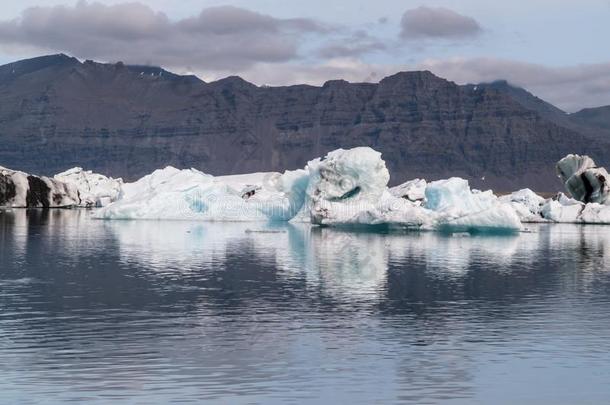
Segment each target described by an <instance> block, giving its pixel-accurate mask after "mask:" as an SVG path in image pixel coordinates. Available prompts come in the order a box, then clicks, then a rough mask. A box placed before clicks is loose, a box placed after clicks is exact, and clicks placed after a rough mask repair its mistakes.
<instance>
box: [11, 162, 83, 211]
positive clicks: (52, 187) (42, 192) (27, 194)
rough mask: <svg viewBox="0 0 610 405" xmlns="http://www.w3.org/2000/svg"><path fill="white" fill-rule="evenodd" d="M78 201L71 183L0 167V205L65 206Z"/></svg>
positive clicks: (30, 206) (73, 204)
mask: <svg viewBox="0 0 610 405" xmlns="http://www.w3.org/2000/svg"><path fill="white" fill-rule="evenodd" d="M79 202H80V199H79V197H78V190H77V189H76V187H74V186H73V185H71V184H66V183H64V182H61V181H58V180H55V179H50V178H48V177H44V176H40V177H39V176H34V175H30V174H27V173H24V172H20V171H16V170H10V169H7V168H4V167H0V207H9V208H66V207H73V206H77V205H78V204H79Z"/></svg>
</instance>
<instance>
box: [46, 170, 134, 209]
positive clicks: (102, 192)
mask: <svg viewBox="0 0 610 405" xmlns="http://www.w3.org/2000/svg"><path fill="white" fill-rule="evenodd" d="M53 178H54V179H55V180H58V181H61V182H63V183H66V184H71V185H73V186H74V187H76V189H77V190H78V194H79V198H80V202H79V206H81V207H87V208H90V207H103V206H106V205H108V204H110V203H112V202H114V201H116V200H118V199H119V196H120V194H121V189H122V186H123V180H122V179H120V178H119V179H113V178H111V177H106V176H104V175H101V174H97V173H93V172H92V171H90V170H83V169H82V168H81V167H75V168H72V169H69V170H66V171H65V172H62V173H59V174H56V175H55V176H53Z"/></svg>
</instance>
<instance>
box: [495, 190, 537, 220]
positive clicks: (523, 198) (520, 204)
mask: <svg viewBox="0 0 610 405" xmlns="http://www.w3.org/2000/svg"><path fill="white" fill-rule="evenodd" d="M499 200H500V201H501V202H503V203H506V204H510V206H511V207H513V209H514V210H515V211H516V212H517V215H519V218H520V219H521V221H522V222H541V221H544V218H542V214H541V212H540V210H541V208H542V205H543V204H544V203H545V201H546V200H545V199H544V198H543V197H541V196H539V195H538V194H536V193H534V192H533V191H532V190H530V189H529V188H525V189H523V190H519V191H515V192H514V193H512V194H509V195H504V196H501V197H499Z"/></svg>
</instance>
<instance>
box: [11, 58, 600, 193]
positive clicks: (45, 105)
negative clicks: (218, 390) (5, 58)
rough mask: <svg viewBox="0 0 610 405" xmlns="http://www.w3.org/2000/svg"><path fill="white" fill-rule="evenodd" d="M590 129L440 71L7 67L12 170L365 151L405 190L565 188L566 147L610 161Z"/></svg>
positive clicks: (268, 159)
mask: <svg viewBox="0 0 610 405" xmlns="http://www.w3.org/2000/svg"><path fill="white" fill-rule="evenodd" d="M530 96H531V97H530ZM584 121H586V120H584V119H581V120H579V121H578V122H576V121H573V120H572V118H571V115H568V114H565V113H563V112H562V111H561V110H559V109H556V108H555V107H553V106H551V105H550V104H548V103H545V102H544V101H542V100H540V99H537V98H535V97H534V96H532V95H531V94H530V93H528V92H526V91H525V90H523V89H518V88H515V87H513V86H510V85H508V84H507V83H502V82H496V83H495V84H483V85H476V86H474V85H465V86H459V85H456V84H455V83H453V82H450V81H447V80H444V79H442V78H439V77H437V76H435V75H433V74H432V73H430V72H428V71H419V72H402V73H398V74H395V75H393V76H389V77H386V78H384V79H383V80H381V81H380V82H379V83H348V82H346V81H343V80H333V81H329V82H327V83H325V84H324V85H323V86H321V87H316V86H309V85H295V86H285V87H258V86H256V85H254V84H251V83H248V82H247V81H245V80H243V79H241V78H239V77H235V76H233V77H228V78H225V79H222V80H218V81H215V82H211V83H205V82H203V81H201V80H200V79H198V78H196V77H195V76H180V75H176V74H173V73H171V72H168V71H166V70H163V69H161V68H158V67H150V66H128V65H124V64H123V63H120V62H119V63H116V64H103V63H96V62H93V61H85V62H82V63H81V62H80V61H78V60H77V59H75V58H71V57H69V56H66V55H51V56H44V57H40V58H34V59H29V60H24V61H19V62H15V63H11V64H8V65H4V66H1V67H0V140H1V142H0V165H3V166H6V167H10V168H13V169H19V170H24V171H28V172H32V173H38V174H46V175H49V174H53V173H56V172H59V171H62V170H65V169H67V168H70V167H73V166H83V167H85V168H87V169H91V170H94V171H97V172H100V173H104V174H108V175H112V176H121V177H124V178H126V179H127V180H133V179H136V178H138V177H140V176H142V175H145V174H147V173H149V172H151V171H152V170H154V169H156V168H159V167H163V166H165V165H174V166H177V167H195V168H198V169H200V170H203V171H205V172H208V173H211V174H232V173H243V172H251V171H268V170H284V169H294V168H300V167H303V166H304V165H305V164H306V162H307V161H308V160H310V159H312V158H315V157H318V156H322V155H324V154H325V153H327V152H328V151H330V150H332V149H336V148H338V147H344V148H347V147H354V146H361V145H366V146H371V147H373V148H375V149H377V150H379V151H380V152H382V153H383V158H384V159H385V160H386V162H387V164H388V168H389V170H390V173H391V175H392V183H393V184H395V183H399V182H402V181H405V180H407V179H410V178H414V177H424V178H427V179H437V178H443V177H448V176H462V177H466V178H468V179H470V180H471V182H472V183H473V185H474V186H476V187H482V188H486V187H491V188H495V189H499V190H509V189H514V188H518V187H531V188H535V189H538V190H540V191H553V190H557V189H560V188H561V185H560V183H559V181H558V180H557V179H556V175H555V169H554V164H555V162H556V161H557V160H558V159H560V158H561V157H563V156H564V155H565V154H567V153H587V154H590V155H591V156H592V157H593V158H594V159H596V160H597V161H598V162H599V163H600V164H608V163H610V162H608V160H607V159H608V157H607V156H605V152H606V151H607V150H608V145H610V138H609V137H604V136H597V134H598V132H599V131H602V130H601V129H598V128H595V127H593V126H589V124H587V123H586V122H584ZM583 128H586V130H584V129H583ZM604 159H605V160H604Z"/></svg>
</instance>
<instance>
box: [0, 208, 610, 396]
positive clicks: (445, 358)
mask: <svg viewBox="0 0 610 405" xmlns="http://www.w3.org/2000/svg"><path fill="white" fill-rule="evenodd" d="M532 230H533V232H532V233H524V234H520V235H518V236H497V237H492V236H487V237H462V236H446V235H438V234H433V233H421V234H414V233H411V234H397V233H385V234H383V233H372V232H347V231H340V230H333V229H317V228H310V227H308V226H302V225H299V226H297V225H289V224H283V225H263V224H209V223H185V222H154V221H151V222H148V221H138V222H122V221H119V222H101V221H92V220H90V219H89V213H88V212H86V211H76V212H74V211H51V212H42V211H27V212H26V211H13V212H3V213H2V214H0V243H1V250H0V310H1V312H0V332H1V333H0V373H1V375H2V376H3V378H2V380H0V402H8V403H14V402H24V403H27V402H28V401H31V402H38V401H40V400H54V401H59V400H78V401H85V400H87V401H90V400H99V401H104V402H108V401H114V400H125V401H127V400H128V399H134V398H135V399H136V400H137V401H140V402H168V401H173V400H193V401H201V400H219V399H220V398H222V399H225V400H226V402H229V403H236V402H277V403H286V402H291V401H294V402H316V401H317V400H319V399H324V400H326V401H327V402H328V401H337V402H338V401H343V402H348V401H349V402H354V403H370V402H373V401H376V402H381V401H384V402H408V401H411V402H414V403H421V402H438V401H441V400H449V399H450V400H451V402H455V403H472V402H473V401H478V402H482V403H514V402H521V401H522V400H523V399H524V398H526V399H527V400H531V402H535V403H541V402H542V403H544V402H546V403H562V402H563V403H582V402H587V401H589V402H604V401H605V399H606V398H607V397H608V395H610V389H609V388H608V387H609V385H608V382H609V381H610V368H609V367H608V366H607V364H610V363H609V360H610V354H609V353H610V350H609V349H610V339H609V338H610V325H609V324H608V323H607V313H608V309H610V274H608V270H609V269H610V228H608V227H602V226H593V227H583V226H558V225H554V226H548V225H547V226H538V227H534V228H533V229H532ZM532 381H535V382H536V383H535V384H532ZM26 393H27V394H26Z"/></svg>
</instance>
